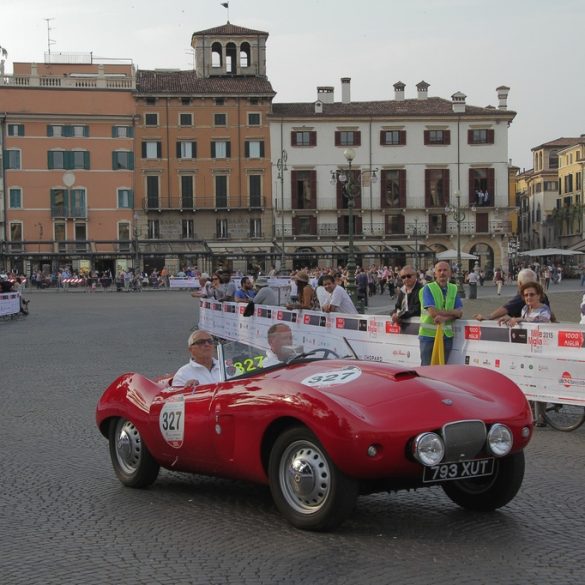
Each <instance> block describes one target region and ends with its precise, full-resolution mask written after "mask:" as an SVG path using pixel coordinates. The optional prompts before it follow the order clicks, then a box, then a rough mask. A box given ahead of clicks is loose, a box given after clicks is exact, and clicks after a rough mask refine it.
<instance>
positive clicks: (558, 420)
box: [541, 402, 585, 432]
mask: <svg viewBox="0 0 585 585" xmlns="http://www.w3.org/2000/svg"><path fill="white" fill-rule="evenodd" d="M541 414H542V417H543V418H544V420H545V421H546V422H547V423H548V424H549V425H550V426H551V427H552V428H553V429H556V430H557V431H565V432H569V431H574V430H575V429H578V428H579V427H580V426H581V425H582V424H583V423H584V422H585V406H576V405H574V404H557V403H553V402H546V403H541Z"/></svg>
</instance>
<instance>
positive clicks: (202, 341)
mask: <svg viewBox="0 0 585 585" xmlns="http://www.w3.org/2000/svg"><path fill="white" fill-rule="evenodd" d="M191 345H215V341H213V339H198V340H197V341H194V342H193V343H192V344H191Z"/></svg>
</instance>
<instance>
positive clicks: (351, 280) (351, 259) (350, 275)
mask: <svg viewBox="0 0 585 585" xmlns="http://www.w3.org/2000/svg"><path fill="white" fill-rule="evenodd" d="M343 156H344V157H345V160H346V161H347V166H348V169H347V173H346V172H345V171H343V170H339V171H331V183H332V184H336V183H337V181H339V182H340V183H341V184H342V185H343V195H344V196H345V198H346V199H347V209H348V221H349V226H348V230H347V237H348V243H349V253H348V255H347V266H346V268H347V293H348V294H349V296H350V298H351V300H352V302H353V304H354V305H355V307H356V308H357V309H358V311H359V312H360V313H363V312H364V311H363V307H362V306H361V303H358V299H357V292H356V286H355V270H356V261H355V250H354V243H353V238H354V229H353V209H354V207H355V197H356V194H357V190H358V189H359V187H358V185H356V183H355V181H354V178H353V176H352V171H351V163H352V161H353V159H354V158H355V150H354V149H353V148H346V149H345V150H344V151H343ZM358 305H360V306H358Z"/></svg>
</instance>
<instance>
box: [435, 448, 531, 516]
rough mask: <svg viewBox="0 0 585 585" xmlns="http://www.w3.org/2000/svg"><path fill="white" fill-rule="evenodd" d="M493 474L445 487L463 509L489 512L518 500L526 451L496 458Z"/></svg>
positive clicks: (444, 484) (445, 484)
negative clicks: (516, 498) (516, 497)
mask: <svg viewBox="0 0 585 585" xmlns="http://www.w3.org/2000/svg"><path fill="white" fill-rule="evenodd" d="M494 464H495V468H494V474H493V475H491V476H489V477H477V478H475V479H462V480H454V481H446V482H445V483H443V484H442V487H443V490H444V491H445V493H446V494H447V496H449V498H450V499H451V500H452V501H453V502H455V503H456V504H459V505H460V506H461V507H462V508H466V509H468V510H476V511H480V512H488V511H491V510H495V509H497V508H501V507H502V506H505V505H506V504H507V503H508V502H510V501H512V500H513V499H514V496H515V495H516V494H517V493H518V490H519V489H520V486H521V485H522V480H523V479H524V452H523V451H521V452H520V453H515V454H514V455H508V457H504V458H502V459H496V460H495V462H494Z"/></svg>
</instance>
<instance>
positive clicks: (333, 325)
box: [199, 299, 585, 406]
mask: <svg viewBox="0 0 585 585" xmlns="http://www.w3.org/2000/svg"><path fill="white" fill-rule="evenodd" d="M244 307H245V304H243V303H219V302H216V301H212V300H207V299H202V300H201V301H200V318H199V327H200V328H202V329H206V330H208V331H209V332H210V333H212V334H213V335H216V336H218V337H221V338H224V339H230V340H234V341H242V342H243V343H247V344H249V345H253V346H256V347H259V348H261V349H267V348H268V342H267V339H266V334H267V331H268V328H269V327H270V326H271V325H273V324H274V323H286V324H287V325H289V326H290V328H291V330H292V333H293V341H294V343H295V344H299V345H303V346H304V349H305V351H307V350H311V349H316V348H320V347H324V348H328V349H332V350H337V351H344V350H343V342H342V338H343V337H345V338H347V340H348V341H349V342H350V343H351V345H352V347H353V348H354V350H355V351H356V353H357V354H358V356H359V357H360V359H364V360H371V361H380V362H389V363H398V364H404V365H405V366H409V367H415V366H419V365H420V352H419V342H418V327H419V324H418V319H413V320H412V321H411V322H410V323H407V324H404V325H402V326H400V325H396V324H394V323H392V321H391V320H390V318H389V316H388V315H344V314H340V313H330V314H325V313H320V312H315V311H289V310H287V309H285V308H283V307H267V306H257V307H256V309H255V314H254V316H252V317H244V316H243V311H244ZM454 331H455V338H454V342H453V351H452V352H451V356H450V359H449V363H450V364H469V365H473V366H480V367H484V368H489V369H491V370H496V371H499V372H501V373H503V374H504V375H506V376H508V377H509V378H510V379H512V380H513V381H514V382H516V383H517V384H518V386H519V387H520V388H521V389H522V390H523V392H524V393H525V395H526V397H527V398H528V399H529V400H538V401H543V402H558V403H563V404H578V405H583V406H585V326H583V325H578V324H575V323H541V324H536V323H535V324H530V323H522V324H521V326H517V327H513V328H509V327H507V326H505V325H502V326H499V325H498V324H497V322H495V321H482V322H479V321H465V320H457V321H456V322H455V324H454Z"/></svg>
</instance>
